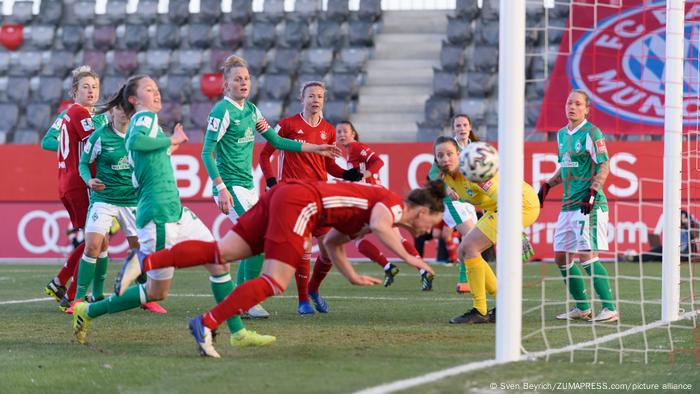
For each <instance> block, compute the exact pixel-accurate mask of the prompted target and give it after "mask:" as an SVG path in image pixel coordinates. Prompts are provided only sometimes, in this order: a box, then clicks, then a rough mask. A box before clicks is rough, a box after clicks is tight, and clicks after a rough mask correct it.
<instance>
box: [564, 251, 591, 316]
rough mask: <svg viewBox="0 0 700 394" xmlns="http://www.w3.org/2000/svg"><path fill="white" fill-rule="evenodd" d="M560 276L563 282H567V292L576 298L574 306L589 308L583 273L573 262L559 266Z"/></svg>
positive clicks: (582, 308)
mask: <svg viewBox="0 0 700 394" xmlns="http://www.w3.org/2000/svg"><path fill="white" fill-rule="evenodd" d="M559 272H561V276H563V277H564V283H567V282H568V285H569V293H570V294H571V296H572V297H574V300H576V307H577V308H578V309H580V310H582V311H586V310H589V309H591V305H590V304H589V303H588V293H587V292H586V282H585V281H584V280H583V277H582V275H583V273H582V272H581V269H580V268H579V267H578V265H576V264H575V263H573V262H572V263H569V265H568V266H564V267H559Z"/></svg>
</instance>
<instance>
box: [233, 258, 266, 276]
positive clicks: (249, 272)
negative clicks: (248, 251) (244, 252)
mask: <svg viewBox="0 0 700 394" xmlns="http://www.w3.org/2000/svg"><path fill="white" fill-rule="evenodd" d="M264 261H265V255H263V254H262V253H261V254H259V255H257V256H252V257H248V258H247V259H244V260H241V264H242V265H243V266H244V267H245V269H244V271H243V274H244V276H243V282H246V281H249V280H251V279H255V278H257V277H258V276H260V271H262V266H263V262H264ZM236 279H238V278H236Z"/></svg>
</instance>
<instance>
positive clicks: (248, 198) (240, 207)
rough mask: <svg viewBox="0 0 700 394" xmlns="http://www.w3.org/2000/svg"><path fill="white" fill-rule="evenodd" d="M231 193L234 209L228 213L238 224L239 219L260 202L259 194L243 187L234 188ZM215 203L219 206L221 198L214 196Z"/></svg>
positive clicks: (233, 221)
mask: <svg viewBox="0 0 700 394" xmlns="http://www.w3.org/2000/svg"><path fill="white" fill-rule="evenodd" d="M229 191H230V192H231V197H233V209H230V210H229V211H228V218H229V219H230V220H231V222H232V223H233V224H236V222H238V218H239V217H241V215H243V213H245V212H246V211H247V210H249V209H250V208H252V207H253V205H255V204H256V203H257V202H258V194H257V193H256V192H255V189H246V188H245V187H242V186H233V187H231V188H230V189H229ZM214 202H215V203H216V206H219V196H214Z"/></svg>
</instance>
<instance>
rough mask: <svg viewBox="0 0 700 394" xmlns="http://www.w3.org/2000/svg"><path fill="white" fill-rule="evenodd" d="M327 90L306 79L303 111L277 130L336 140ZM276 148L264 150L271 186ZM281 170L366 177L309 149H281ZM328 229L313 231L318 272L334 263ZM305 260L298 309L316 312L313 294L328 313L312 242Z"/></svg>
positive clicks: (292, 175)
mask: <svg viewBox="0 0 700 394" xmlns="http://www.w3.org/2000/svg"><path fill="white" fill-rule="evenodd" d="M325 92H326V89H325V87H324V85H323V82H318V81H310V82H306V83H304V84H303V86H302V88H301V93H300V97H299V99H300V100H301V103H302V106H303V111H302V112H301V113H298V114H296V115H294V116H290V117H288V118H285V119H282V120H281V121H279V123H278V124H277V127H276V128H275V131H277V134H278V135H279V136H280V137H285V138H289V139H293V140H297V141H300V142H306V143H311V144H335V128H334V127H333V125H332V124H330V123H329V122H328V121H326V120H325V119H324V118H323V101H324V98H325ZM274 152H275V148H274V147H273V146H272V145H271V144H270V143H266V144H265V147H264V148H263V150H262V152H261V153H260V160H259V162H260V168H261V169H262V172H263V176H264V177H265V179H266V182H267V186H268V187H272V186H274V185H275V184H276V183H277V178H275V176H274V174H273V172H272V167H271V166H270V157H271V156H272V154H273V153H274ZM278 174H279V180H280V181H288V180H291V179H299V180H310V181H325V180H327V179H328V174H331V175H332V176H334V177H337V178H343V179H345V180H349V181H359V180H361V179H362V174H361V173H359V172H358V171H357V170H354V169H352V170H343V169H342V168H341V167H340V166H338V165H337V164H336V163H335V161H334V160H333V159H331V158H326V157H321V156H319V155H314V154H309V153H297V152H284V151H281V152H280V157H279V171H278ZM328 231H329V229H323V228H318V229H317V230H316V231H315V232H314V234H313V236H314V237H315V238H316V240H317V243H318V245H319V257H318V258H317V259H316V262H315V263H314V275H315V274H316V272H317V271H319V272H324V271H325V272H326V273H327V272H328V271H329V270H330V269H331V267H332V265H331V263H330V260H329V259H328V254H327V253H326V251H325V250H324V249H323V236H324V235H325V234H326V233H327V232H328ZM304 261H305V264H300V265H299V266H298V267H297V268H298V271H297V275H296V283H297V295H298V297H299V305H298V308H297V311H298V312H299V314H301V315H311V314H313V313H314V309H313V308H312V307H311V304H310V303H309V297H311V299H312V300H313V302H314V306H315V307H316V310H318V311H319V312H321V313H326V312H328V304H327V303H326V302H325V301H324V300H323V299H322V298H320V297H318V294H314V293H312V294H309V271H310V263H311V244H309V248H308V250H307V254H305V255H304ZM324 276H325V275H324Z"/></svg>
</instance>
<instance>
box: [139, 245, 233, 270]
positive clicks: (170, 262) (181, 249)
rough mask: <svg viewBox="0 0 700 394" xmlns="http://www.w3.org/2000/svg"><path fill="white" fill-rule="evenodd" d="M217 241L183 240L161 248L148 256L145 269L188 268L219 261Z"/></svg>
mask: <svg viewBox="0 0 700 394" xmlns="http://www.w3.org/2000/svg"><path fill="white" fill-rule="evenodd" d="M219 260H220V259H219V247H218V246H217V244H216V242H205V241H183V242H180V243H179V244H176V245H175V246H173V247H172V248H170V249H161V250H159V251H157V252H155V253H152V254H151V255H149V256H148V258H146V261H144V263H143V265H144V267H143V269H144V271H146V272H148V271H150V270H155V269H159V268H166V267H175V268H187V267H194V266H197V265H204V264H218V263H219Z"/></svg>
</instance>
